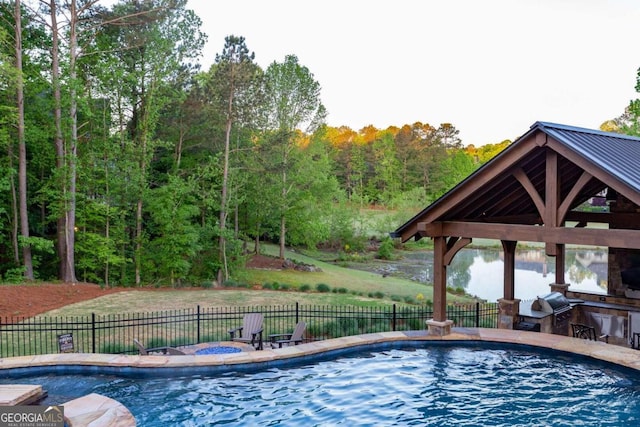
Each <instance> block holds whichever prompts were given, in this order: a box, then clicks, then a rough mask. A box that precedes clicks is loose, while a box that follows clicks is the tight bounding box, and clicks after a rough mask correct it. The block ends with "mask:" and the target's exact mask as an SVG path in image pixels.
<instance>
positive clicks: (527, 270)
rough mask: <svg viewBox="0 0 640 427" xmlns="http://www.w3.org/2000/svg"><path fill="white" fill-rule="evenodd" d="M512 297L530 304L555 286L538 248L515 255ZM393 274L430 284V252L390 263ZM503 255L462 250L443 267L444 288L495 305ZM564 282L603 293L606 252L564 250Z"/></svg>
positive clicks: (550, 265) (551, 262)
mask: <svg viewBox="0 0 640 427" xmlns="http://www.w3.org/2000/svg"><path fill="white" fill-rule="evenodd" d="M515 264H516V270H515V297H516V298H519V299H521V300H532V299H535V298H536V297H537V296H540V295H544V294H547V293H549V292H551V289H550V288H549V284H550V283H554V282H555V258H554V257H548V256H546V255H545V253H544V249H542V248H539V249H538V248H534V249H522V250H517V252H516V263H515ZM389 268H390V269H393V271H394V274H402V275H404V276H406V277H408V278H410V279H411V280H416V281H419V282H421V283H433V251H431V250H424V251H420V252H410V253H408V254H406V255H405V256H404V259H403V260H401V261H400V262H398V263H394V264H393V266H392V267H389ZM503 269H504V262H503V252H502V251H501V250H499V249H497V248H495V249H492V248H488V249H462V250H461V251H460V252H458V254H457V255H456V256H455V257H454V259H453V261H452V263H451V265H450V266H449V267H447V286H449V287H452V288H462V289H464V290H465V291H466V292H467V293H468V294H470V295H474V296H477V297H479V298H482V299H485V300H487V301H489V302H495V301H497V300H498V299H499V298H502V296H503V278H504V270H503ZM565 282H566V283H569V284H570V289H571V290H579V291H585V292H589V293H595V294H606V293H607V251H606V250H601V249H600V250H599V249H593V250H588V249H567V251H566V261H565Z"/></svg>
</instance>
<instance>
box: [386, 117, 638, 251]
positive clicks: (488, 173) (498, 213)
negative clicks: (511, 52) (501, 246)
mask: <svg viewBox="0 0 640 427" xmlns="http://www.w3.org/2000/svg"><path fill="white" fill-rule="evenodd" d="M550 153H553V155H554V156H556V158H557V163H554V164H555V166H554V167H555V168H556V170H553V174H554V175H553V176H554V177H555V178H554V181H555V182H554V183H551V185H550V182H549V181H550V178H549V176H550V172H549V171H550V169H549V162H548V160H547V159H548V158H549V157H548V156H549V155H550ZM639 166H640V138H636V137H631V136H627V135H622V134H617V133H611V132H602V131H599V130H592V129H584V128H579V127H573V126H567V125H562V124H555V123H548V122H536V123H534V124H533V125H532V126H531V128H530V129H529V131H527V132H526V133H525V134H524V135H522V136H521V137H520V138H518V139H517V140H516V141H515V142H514V143H513V144H511V145H510V146H509V147H508V148H506V149H505V150H504V151H503V152H501V153H500V154H499V155H497V156H496V157H494V158H493V159H492V160H490V161H489V162H487V163H486V164H485V165H483V166H482V167H481V168H479V169H478V170H477V171H475V172H474V173H473V174H471V175H470V176H469V177H468V178H466V179H465V180H463V181H462V182H460V183H459V184H458V185H456V186H455V187H454V188H452V189H451V190H450V191H449V192H447V193H446V194H444V195H443V196H442V197H440V198H439V199H438V200H436V201H435V202H434V203H432V204H431V205H429V206H428V207H427V208H425V209H424V210H422V211H421V212H419V213H418V214H417V215H416V216H414V217H413V218H412V219H410V220H409V221H407V222H406V223H405V224H403V225H402V226H400V227H399V228H398V229H397V230H395V231H394V232H393V233H391V235H392V236H393V237H400V238H401V239H402V241H406V240H408V239H410V238H420V237H421V234H420V232H419V230H418V224H419V223H422V224H428V223H435V222H440V223H441V222H447V221H455V222H472V223H501V224H520V225H543V224H545V218H543V216H545V215H546V214H545V213H544V212H543V211H544V210H545V209H543V208H544V206H542V205H544V201H545V200H549V198H548V197H547V195H546V192H547V191H554V192H556V191H557V192H558V194H557V195H556V196H555V197H554V198H557V200H559V201H565V204H564V205H563V206H562V208H563V212H564V213H565V214H566V216H564V217H562V218H561V219H560V221H564V220H576V221H579V222H584V221H595V222H606V223H610V222H611V220H612V218H611V215H606V214H582V213H576V212H572V210H573V209H574V208H575V207H577V206H579V205H580V204H582V203H584V202H585V201H587V200H589V199H590V198H591V197H594V196H596V195H598V194H602V193H603V192H604V191H605V190H609V191H612V190H613V191H614V192H615V193H617V194H620V195H622V196H624V197H625V198H626V199H628V200H629V201H630V202H632V203H635V204H636V205H640V167H639ZM639 218H640V216H639ZM625 223H634V224H638V220H637V219H635V218H631V219H630V218H629V217H628V215H627V216H626V217H624V218H622V217H620V218H618V219H617V224H618V226H619V227H620V226H622V227H620V228H624V224H625ZM557 225H558V224H553V225H552V226H557ZM630 228H633V227H630ZM469 237H472V236H469Z"/></svg>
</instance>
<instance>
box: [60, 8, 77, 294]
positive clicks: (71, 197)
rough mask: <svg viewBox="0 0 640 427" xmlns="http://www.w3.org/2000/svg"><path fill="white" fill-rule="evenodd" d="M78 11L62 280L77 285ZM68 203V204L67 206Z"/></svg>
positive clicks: (73, 27) (73, 25) (72, 30)
mask: <svg viewBox="0 0 640 427" xmlns="http://www.w3.org/2000/svg"><path fill="white" fill-rule="evenodd" d="M78 20H79V19H78V11H77V8H76V0H71V19H70V22H69V79H70V81H71V89H70V92H69V98H70V106H69V118H70V120H71V141H70V147H69V152H68V156H67V157H68V164H67V166H68V169H69V175H68V178H67V180H68V181H66V180H65V183H64V186H65V187H66V186H67V185H68V190H69V191H68V195H67V198H68V202H67V198H65V228H64V237H65V257H64V259H63V262H64V264H65V265H64V267H63V268H64V276H63V277H62V280H63V281H65V282H68V283H75V282H76V281H77V279H76V272H75V239H76V236H75V227H76V161H77V155H78V153H77V146H78V100H77V96H78V95H77V92H76V89H75V80H76V59H77V55H78V33H77V30H78ZM67 203H68V204H67Z"/></svg>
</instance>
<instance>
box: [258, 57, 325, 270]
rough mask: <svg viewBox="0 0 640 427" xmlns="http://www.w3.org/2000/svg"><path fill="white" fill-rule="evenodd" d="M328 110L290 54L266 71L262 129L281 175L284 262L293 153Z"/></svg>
mask: <svg viewBox="0 0 640 427" xmlns="http://www.w3.org/2000/svg"><path fill="white" fill-rule="evenodd" d="M325 117H326V110H325V108H324V106H323V105H322V103H321V101H320V84H319V83H318V82H317V81H315V79H314V76H313V74H311V72H310V71H309V69H308V68H307V67H304V66H302V65H300V64H299V63H298V58H297V57H296V56H295V55H288V56H287V57H286V58H285V60H284V62H283V63H280V64H279V63H276V62H273V63H272V64H271V65H270V66H269V67H268V68H267V70H266V72H265V101H264V103H263V108H262V114H261V119H262V126H263V129H264V130H265V132H267V134H268V138H267V139H266V141H268V142H267V144H268V147H265V148H267V151H268V152H269V154H270V155H269V156H268V157H267V159H268V160H267V161H268V162H269V163H270V164H271V167H272V170H273V171H274V172H276V173H277V174H278V175H279V187H280V201H279V209H278V211H279V217H280V258H282V259H284V248H285V241H286V233H287V225H286V223H287V215H288V213H289V209H290V208H291V205H290V203H289V192H290V191H291V187H290V183H289V173H290V171H291V168H292V162H291V153H292V150H294V149H295V148H296V143H297V142H298V141H299V138H300V133H299V131H303V132H312V131H313V130H315V129H317V128H318V126H319V125H321V124H322V123H323V122H324V119H325Z"/></svg>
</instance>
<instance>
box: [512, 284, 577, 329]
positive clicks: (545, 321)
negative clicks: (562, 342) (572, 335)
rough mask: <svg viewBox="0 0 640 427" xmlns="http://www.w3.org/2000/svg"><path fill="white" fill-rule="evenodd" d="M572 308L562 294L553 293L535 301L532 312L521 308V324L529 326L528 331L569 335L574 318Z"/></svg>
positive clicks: (532, 304)
mask: <svg viewBox="0 0 640 427" xmlns="http://www.w3.org/2000/svg"><path fill="white" fill-rule="evenodd" d="M572 308H573V307H572V306H571V304H570V302H569V300H568V299H567V298H566V297H565V296H564V295H563V294H562V293H560V292H551V293H550V294H547V295H543V296H541V297H538V298H536V299H535V300H533V302H532V303H531V307H530V310H527V309H526V308H525V307H521V310H520V322H522V323H523V324H524V325H527V329H530V330H536V331H540V332H547V333H552V334H559V335H567V331H568V330H569V322H570V321H571V317H572V316H573V312H572ZM538 325H539V326H538ZM517 329H524V328H523V327H518V328H517Z"/></svg>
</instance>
